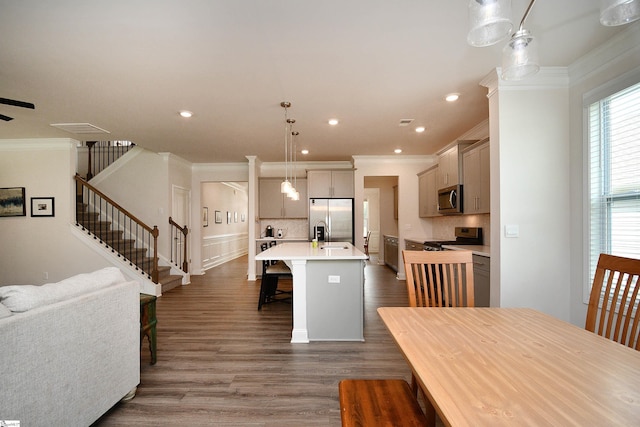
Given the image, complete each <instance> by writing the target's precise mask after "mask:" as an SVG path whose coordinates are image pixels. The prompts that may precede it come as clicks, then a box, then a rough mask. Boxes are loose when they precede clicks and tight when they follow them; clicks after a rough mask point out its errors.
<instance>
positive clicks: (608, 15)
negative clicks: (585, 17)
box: [600, 0, 640, 27]
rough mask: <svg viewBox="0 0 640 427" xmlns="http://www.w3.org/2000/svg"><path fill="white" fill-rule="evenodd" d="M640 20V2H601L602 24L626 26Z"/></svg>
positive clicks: (619, 0) (605, 0) (622, 0)
mask: <svg viewBox="0 0 640 427" xmlns="http://www.w3.org/2000/svg"><path fill="white" fill-rule="evenodd" d="M639 18H640V0H600V23H601V24H602V25H606V26H608V27H612V26H617V25H624V24H628V23H629V22H633V21H637V20H638V19H639Z"/></svg>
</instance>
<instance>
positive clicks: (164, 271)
mask: <svg viewBox="0 0 640 427" xmlns="http://www.w3.org/2000/svg"><path fill="white" fill-rule="evenodd" d="M76 182H77V184H78V190H79V191H78V193H77V194H78V195H77V198H78V199H77V201H76V225H78V227H81V229H82V230H83V231H85V232H86V233H87V234H89V235H91V236H92V237H93V238H94V239H95V240H96V241H98V242H99V243H100V244H101V245H103V246H104V247H106V248H108V249H110V250H111V252H112V253H113V254H114V255H116V256H117V257H119V258H122V259H123V260H125V261H126V262H128V264H129V265H130V266H131V267H132V268H134V269H135V270H136V271H139V272H140V273H141V274H144V275H145V276H146V277H147V278H148V279H150V280H151V281H152V282H154V283H157V284H160V285H161V292H166V291H168V290H170V289H173V288H175V287H177V286H180V285H181V284H182V278H183V276H182V275H180V274H172V272H171V266H168V265H166V266H165V265H158V262H159V261H158V256H157V253H156V252H157V236H158V228H157V227H153V228H150V227H149V226H146V225H144V224H143V223H141V222H140V221H139V220H137V219H136V218H135V217H133V216H132V215H131V214H129V213H128V212H127V211H126V210H124V209H123V208H121V207H120V206H118V205H117V204H116V203H115V202H113V201H112V200H110V199H109V198H108V197H107V196H105V195H104V194H102V193H100V192H99V191H98V190H97V189H95V188H93V187H91V185H90V184H88V183H87V182H86V181H85V180H84V179H82V178H81V177H80V176H76ZM88 201H90V203H88ZM101 216H104V217H106V218H104V219H103V218H101ZM150 251H151V252H150Z"/></svg>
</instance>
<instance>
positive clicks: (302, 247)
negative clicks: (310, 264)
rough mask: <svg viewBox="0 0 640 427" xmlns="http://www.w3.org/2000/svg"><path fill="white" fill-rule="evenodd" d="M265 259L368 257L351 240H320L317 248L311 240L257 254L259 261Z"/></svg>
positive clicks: (285, 243) (278, 246) (275, 247)
mask: <svg viewBox="0 0 640 427" xmlns="http://www.w3.org/2000/svg"><path fill="white" fill-rule="evenodd" d="M278 240H280V239H278ZM324 246H326V248H325V249H323V247H324ZM345 247H346V249H345ZM265 259H272V260H285V261H286V260H300V259H306V260H315V261H317V260H326V261H329V260H345V259H352V260H356V259H367V256H366V255H365V254H364V253H362V252H361V251H359V250H358V249H357V248H356V247H355V246H353V245H352V244H351V243H349V242H326V243H322V242H318V247H317V248H314V247H313V246H312V244H311V242H298V243H295V242H284V243H281V244H279V245H276V246H273V247H271V248H269V249H267V250H266V251H263V252H260V253H259V254H257V255H256V260H258V261H262V260H265Z"/></svg>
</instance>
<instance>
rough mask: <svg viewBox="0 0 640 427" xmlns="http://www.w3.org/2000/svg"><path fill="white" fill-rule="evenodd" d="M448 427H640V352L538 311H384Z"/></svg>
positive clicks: (430, 408)
mask: <svg viewBox="0 0 640 427" xmlns="http://www.w3.org/2000/svg"><path fill="white" fill-rule="evenodd" d="M378 313H379V315H380V317H381V318H382V321H383V322H384V324H385V325H386V327H387V329H388V330H389V332H390V334H391V335H392V337H393V339H394V340H395V342H396V344H397V346H398V348H399V349H400V352H401V353H402V355H403V356H404V358H405V360H406V361H407V363H408V365H409V366H410V368H411V370H412V371H413V374H414V375H415V377H416V379H417V381H418V385H419V387H420V388H421V389H422V391H423V394H424V396H425V397H426V400H427V401H426V402H425V403H426V412H427V416H428V418H429V420H430V422H431V424H432V425H434V424H435V419H436V414H437V415H438V417H439V418H440V419H441V421H442V423H443V424H444V425H449V426H492V427H495V426H506V425H508V426H635V427H637V426H640V351H637V350H634V349H632V348H630V347H627V346H624V345H622V344H619V343H617V342H615V341H612V340H609V339H606V338H604V337H602V336H600V335H597V334H595V333H592V332H589V331H587V330H585V329H584V328H580V327H578V326H576V325H573V324H571V323H568V322H566V321H563V320H560V319H558V318H555V317H553V316H550V315H548V314H545V313H542V312H540V311H537V310H534V309H530V308H471V307H466V308H454V307H444V308H436V307H381V308H378Z"/></svg>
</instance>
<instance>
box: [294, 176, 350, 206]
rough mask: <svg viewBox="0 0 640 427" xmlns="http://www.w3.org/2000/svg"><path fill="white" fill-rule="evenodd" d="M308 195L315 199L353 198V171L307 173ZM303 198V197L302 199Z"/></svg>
mask: <svg viewBox="0 0 640 427" xmlns="http://www.w3.org/2000/svg"><path fill="white" fill-rule="evenodd" d="M307 184H308V189H309V191H308V194H309V198H310V199H314V198H334V199H340V198H353V197H354V196H355V190H354V184H353V170H351V169H348V170H310V171H307ZM301 198H302V197H301Z"/></svg>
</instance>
